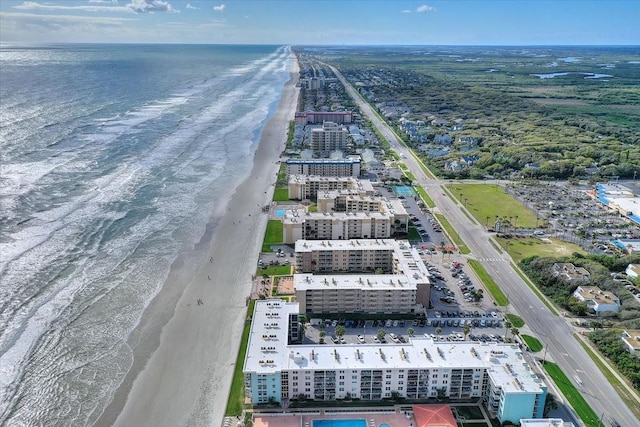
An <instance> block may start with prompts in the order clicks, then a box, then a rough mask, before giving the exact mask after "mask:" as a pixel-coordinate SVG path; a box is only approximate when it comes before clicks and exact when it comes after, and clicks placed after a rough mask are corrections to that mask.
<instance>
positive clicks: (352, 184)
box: [288, 175, 376, 201]
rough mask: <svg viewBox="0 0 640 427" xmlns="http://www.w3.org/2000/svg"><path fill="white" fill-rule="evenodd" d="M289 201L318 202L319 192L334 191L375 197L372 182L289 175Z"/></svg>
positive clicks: (338, 177)
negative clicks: (349, 191)
mask: <svg viewBox="0 0 640 427" xmlns="http://www.w3.org/2000/svg"><path fill="white" fill-rule="evenodd" d="M288 184H289V185H288V190H289V199H292V200H314V201H315V200H316V198H317V197H318V193H319V192H326V191H333V190H357V191H358V192H359V194H363V195H371V196H372V195H374V194H375V192H376V191H375V190H374V188H373V185H371V181H369V180H366V179H356V178H353V177H350V176H348V177H340V176H318V175H289V183H288Z"/></svg>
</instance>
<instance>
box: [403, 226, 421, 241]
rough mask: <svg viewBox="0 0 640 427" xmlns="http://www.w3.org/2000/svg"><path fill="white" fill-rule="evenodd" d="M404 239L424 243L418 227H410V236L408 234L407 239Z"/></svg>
mask: <svg viewBox="0 0 640 427" xmlns="http://www.w3.org/2000/svg"><path fill="white" fill-rule="evenodd" d="M403 239H407V240H409V241H410V242H413V241H416V240H419V241H422V236H420V233H418V230H417V229H416V227H414V226H413V225H410V226H409V234H407V237H403Z"/></svg>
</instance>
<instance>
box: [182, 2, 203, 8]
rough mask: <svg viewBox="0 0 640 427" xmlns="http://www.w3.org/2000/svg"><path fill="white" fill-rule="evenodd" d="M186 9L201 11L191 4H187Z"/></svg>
mask: <svg viewBox="0 0 640 427" xmlns="http://www.w3.org/2000/svg"><path fill="white" fill-rule="evenodd" d="M185 8H186V9H200V8H199V7H195V6H191V3H187V5H186V6H185Z"/></svg>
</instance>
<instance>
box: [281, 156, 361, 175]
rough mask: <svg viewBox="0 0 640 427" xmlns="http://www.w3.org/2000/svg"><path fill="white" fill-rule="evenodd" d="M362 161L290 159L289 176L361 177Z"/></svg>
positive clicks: (288, 164) (288, 162) (287, 164)
mask: <svg viewBox="0 0 640 427" xmlns="http://www.w3.org/2000/svg"><path fill="white" fill-rule="evenodd" d="M360 164H361V162H360V159H336V160H334V159H310V160H302V159H289V160H287V161H286V166H287V175H288V176H291V175H315V176H336V177H344V176H350V177H354V178H357V177H359V176H360Z"/></svg>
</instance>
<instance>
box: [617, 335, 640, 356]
mask: <svg viewBox="0 0 640 427" xmlns="http://www.w3.org/2000/svg"><path fill="white" fill-rule="evenodd" d="M621 338H622V341H623V342H624V343H625V344H626V346H627V350H629V353H631V354H640V329H627V330H626V331H624V332H622V337H621Z"/></svg>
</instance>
